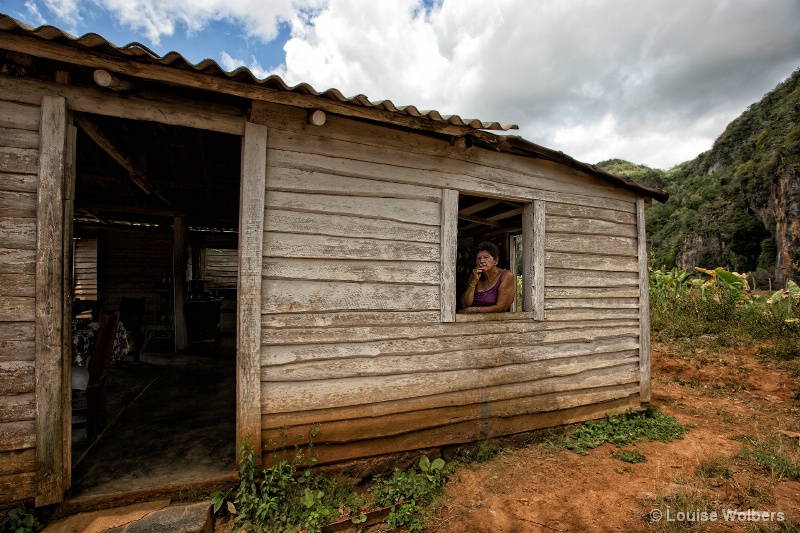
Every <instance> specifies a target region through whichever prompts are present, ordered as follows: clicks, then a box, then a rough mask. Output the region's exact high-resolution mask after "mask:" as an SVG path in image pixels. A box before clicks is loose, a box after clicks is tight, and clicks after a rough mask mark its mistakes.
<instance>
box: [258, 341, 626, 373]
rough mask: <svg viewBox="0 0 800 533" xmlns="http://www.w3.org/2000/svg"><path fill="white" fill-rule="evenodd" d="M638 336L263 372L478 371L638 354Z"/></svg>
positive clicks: (368, 359)
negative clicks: (565, 359)
mask: <svg viewBox="0 0 800 533" xmlns="http://www.w3.org/2000/svg"><path fill="white" fill-rule="evenodd" d="M638 348H639V341H638V338H636V337H622V338H614V339H602V340H598V341H595V342H584V343H563V344H555V345H544V346H533V347H531V346H500V347H496V348H490V349H477V350H462V351H458V352H449V353H436V354H420V355H414V354H411V355H387V356H375V357H361V358H356V357H353V358H347V359H335V360H326V361H305V362H300V363H295V364H286V365H281V366H279V367H277V366H276V367H269V368H267V369H264V372H263V373H262V374H263V375H264V380H265V381H266V380H270V381H279V382H285V381H313V380H324V379H347V378H352V377H367V376H391V375H395V374H413V373H420V372H446V371H449V370H470V369H471V370H475V371H481V370H484V369H488V368H497V367H501V366H507V365H517V364H525V363H531V362H534V361H545V360H550V359H558V358H561V357H577V356H588V355H594V354H598V353H621V352H631V351H634V352H635V351H636V350H638Z"/></svg>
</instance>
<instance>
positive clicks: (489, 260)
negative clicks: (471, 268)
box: [475, 250, 497, 269]
mask: <svg viewBox="0 0 800 533" xmlns="http://www.w3.org/2000/svg"><path fill="white" fill-rule="evenodd" d="M475 264H476V265H478V266H479V267H482V268H484V269H489V268H492V267H493V266H495V265H496V264H497V259H495V258H494V257H492V254H490V253H489V252H487V251H485V250H481V251H480V252H478V253H477V255H476V256H475Z"/></svg>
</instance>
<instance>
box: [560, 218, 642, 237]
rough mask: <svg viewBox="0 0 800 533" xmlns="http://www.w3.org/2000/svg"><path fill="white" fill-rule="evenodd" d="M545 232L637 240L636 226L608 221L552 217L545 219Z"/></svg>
mask: <svg viewBox="0 0 800 533" xmlns="http://www.w3.org/2000/svg"><path fill="white" fill-rule="evenodd" d="M545 231H546V232H548V233H573V234H579V235H609V236H613V237H630V238H635V237H636V234H637V231H636V225H635V224H620V223H617V222H608V221H606V220H598V219H586V218H570V217H562V216H555V215H550V216H547V217H545Z"/></svg>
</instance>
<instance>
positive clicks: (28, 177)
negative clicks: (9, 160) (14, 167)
mask: <svg viewBox="0 0 800 533" xmlns="http://www.w3.org/2000/svg"><path fill="white" fill-rule="evenodd" d="M38 183H39V177H38V176H37V175H35V174H13V173H9V172H0V191H13V192H32V193H34V194H35V193H36V186H37V184H38Z"/></svg>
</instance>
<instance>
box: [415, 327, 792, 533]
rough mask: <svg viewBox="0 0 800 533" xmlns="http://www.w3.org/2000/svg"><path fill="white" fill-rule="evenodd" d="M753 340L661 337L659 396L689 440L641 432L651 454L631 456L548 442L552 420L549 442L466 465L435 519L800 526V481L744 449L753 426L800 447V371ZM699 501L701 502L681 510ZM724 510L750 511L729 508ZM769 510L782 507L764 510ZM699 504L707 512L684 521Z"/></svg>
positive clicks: (501, 524)
mask: <svg viewBox="0 0 800 533" xmlns="http://www.w3.org/2000/svg"><path fill="white" fill-rule="evenodd" d="M755 352H756V348H736V349H734V348H721V349H718V348H708V347H703V343H702V342H699V343H697V342H696V343H695V345H693V346H691V345H689V346H687V345H680V344H679V343H678V344H676V343H673V344H670V345H655V346H654V349H653V353H652V374H653V383H652V385H653V386H652V390H653V397H652V404H653V406H654V407H656V408H657V409H658V410H659V411H661V412H663V413H665V414H668V415H671V416H673V417H675V418H676V419H677V420H678V421H680V422H681V423H682V424H684V425H685V426H686V427H688V428H689V432H688V433H687V434H686V435H685V436H684V438H683V440H679V441H673V442H672V443H669V444H664V443H661V442H640V443H639V444H638V445H637V446H635V449H636V450H638V451H640V452H641V453H642V454H643V455H644V456H645V458H646V460H645V461H644V462H641V463H636V464H629V463H625V462H622V461H620V460H618V459H616V458H614V457H612V456H611V452H613V451H615V450H617V448H615V447H613V446H611V445H609V444H604V445H603V446H601V447H599V448H596V449H594V450H591V451H590V452H589V454H588V455H585V456H584V455H579V454H577V453H575V452H573V451H569V450H566V449H565V448H563V447H560V446H556V445H555V444H553V442H552V440H554V439H555V438H557V436H558V433H557V432H556V433H554V434H553V436H552V440H551V441H550V442H548V441H547V440H546V439H545V440H543V439H542V436H541V435H539V436H537V438H535V439H533V440H532V441H531V443H529V444H528V445H526V446H523V447H517V448H508V449H505V450H503V451H501V452H500V453H499V454H498V455H496V456H495V457H494V458H493V459H491V460H490V461H487V462H485V463H480V464H472V465H467V466H463V467H461V468H459V469H458V471H457V473H456V474H455V475H454V476H453V477H452V478H451V480H450V482H449V483H448V485H447V493H446V496H445V498H444V499H443V501H442V502H441V507H440V508H439V511H438V513H437V515H436V516H434V517H433V518H432V519H431V520H429V522H428V523H429V528H430V530H431V531H436V532H453V533H455V532H459V533H460V532H464V531H470V532H475V533H478V532H487V533H488V532H492V533H501V532H527V531H534V532H538V531H542V532H545V531H547V532H550V531H683V530H686V529H687V528H690V529H691V530H696V531H741V530H751V531H800V483H798V482H797V481H791V480H787V479H785V478H782V479H781V478H779V476H777V475H774V474H771V473H770V472H767V471H765V470H764V469H761V468H759V467H758V465H756V464H755V463H754V462H753V461H752V460H748V459H747V458H746V457H745V456H744V455H743V454H742V450H743V442H748V441H747V438H748V437H755V438H761V439H767V438H772V439H776V440H773V441H770V442H775V443H778V445H779V446H781V447H782V449H784V450H786V452H787V453H788V454H791V456H792V457H793V458H794V460H797V458H798V456H799V455H800V453H799V451H800V438H798V437H800V433H798V432H800V416H798V415H800V401H798V394H799V393H800V385H799V384H800V378H798V377H796V374H794V373H793V372H792V371H790V370H789V369H782V368H780V367H779V366H778V365H776V364H774V363H764V362H761V361H760V360H758V359H757V358H756V357H755ZM561 434H563V430H562V433H561ZM762 442H764V441H762ZM631 448H632V447H628V448H626V449H631ZM795 464H797V463H795ZM693 510H694V511H698V512H699V513H701V514H695V515H691V514H678V513H689V512H690V511H693ZM729 510H730V511H733V512H742V513H745V514H737V515H735V516H731V515H728V517H729V518H731V519H732V520H725V516H724V513H726V512H728V511H729ZM748 511H750V513H749V514H746V513H747V512H748ZM765 511H766V512H775V514H773V515H771V516H769V518H770V519H769V520H763V519H761V518H762V517H763V515H762V514H760V513H763V512H765ZM703 512H706V513H707V514H706V515H702V513H703ZM712 512H716V513H717V515H716V517H715V518H716V520H713V519H712V518H714V515H712V514H711V513H712ZM756 512H758V513H759V514H756ZM778 513H783V515H780V514H778ZM694 516H696V517H697V518H700V519H703V518H704V517H705V518H707V520H705V521H703V522H689V521H686V519H692V518H693V517H694ZM781 516H782V517H783V520H782V521H781V520H780V518H781ZM743 518H744V520H742V519H743ZM756 518H758V519H759V520H757V521H756V520H755V519H756ZM681 519H683V521H681Z"/></svg>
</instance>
